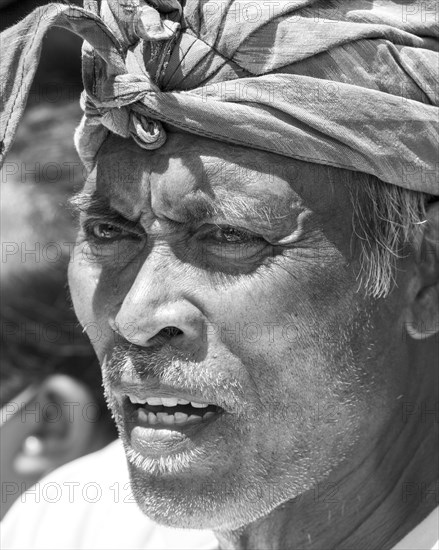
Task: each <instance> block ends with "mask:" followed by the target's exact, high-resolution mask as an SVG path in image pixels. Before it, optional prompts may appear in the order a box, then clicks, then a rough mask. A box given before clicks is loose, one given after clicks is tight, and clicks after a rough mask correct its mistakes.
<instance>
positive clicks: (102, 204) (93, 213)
mask: <svg viewBox="0 0 439 550" xmlns="http://www.w3.org/2000/svg"><path fill="white" fill-rule="evenodd" d="M69 204H70V206H71V207H72V209H73V211H74V212H75V213H77V214H85V215H86V216H90V217H103V218H106V219H110V220H112V221H118V222H121V223H127V222H130V223H135V222H133V221H132V220H128V219H127V218H125V217H124V216H123V215H122V214H121V213H120V212H118V211H117V210H115V209H114V208H112V207H111V206H110V205H109V204H108V201H107V200H106V199H105V198H104V197H102V196H101V195H97V194H96V193H86V192H84V191H80V192H79V193H77V194H76V195H74V196H73V197H72V198H71V199H70V200H69Z"/></svg>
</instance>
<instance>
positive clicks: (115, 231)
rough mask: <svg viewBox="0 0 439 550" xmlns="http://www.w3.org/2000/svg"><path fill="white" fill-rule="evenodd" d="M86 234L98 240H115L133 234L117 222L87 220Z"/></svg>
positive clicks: (85, 225)
mask: <svg viewBox="0 0 439 550" xmlns="http://www.w3.org/2000/svg"><path fill="white" fill-rule="evenodd" d="M84 231H85V233H86V235H87V236H88V237H89V238H91V239H93V240H96V241H108V242H110V241H114V240H118V239H122V238H124V237H129V236H131V235H132V233H130V232H129V231H126V230H125V229H124V228H122V227H120V226H119V225H117V224H113V223H110V222H100V221H87V222H86V223H85V224H84Z"/></svg>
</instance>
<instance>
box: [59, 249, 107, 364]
mask: <svg viewBox="0 0 439 550" xmlns="http://www.w3.org/2000/svg"><path fill="white" fill-rule="evenodd" d="M100 272H101V267H100V266H99V265H98V264H97V263H96V262H93V261H92V260H91V259H90V258H89V257H88V255H87V254H85V252H84V249H83V247H81V246H80V245H78V246H76V247H75V248H74V250H73V254H72V257H71V259H70V264H69V270H68V281H69V288H70V294H71V297H72V303H73V308H74V310H75V314H76V316H77V318H78V320H79V322H80V324H81V326H82V327H83V328H84V330H85V332H86V334H87V336H88V337H89V339H90V342H91V344H92V345H93V347H94V349H95V351H96V353H97V355H98V357H99V358H101V356H102V354H101V353H100V351H101V349H102V348H103V344H104V341H105V338H104V335H105V332H106V330H107V329H106V326H107V324H106V323H104V322H103V321H102V319H101V318H100V317H99V315H98V313H97V310H96V307H95V298H96V291H97V287H98V282H99V278H100Z"/></svg>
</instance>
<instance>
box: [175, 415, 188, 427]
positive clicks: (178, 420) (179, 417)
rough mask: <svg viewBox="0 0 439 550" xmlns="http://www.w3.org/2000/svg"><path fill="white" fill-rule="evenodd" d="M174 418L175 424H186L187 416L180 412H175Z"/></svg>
mask: <svg viewBox="0 0 439 550" xmlns="http://www.w3.org/2000/svg"><path fill="white" fill-rule="evenodd" d="M174 418H175V422H176V424H182V423H183V422H186V420H187V418H188V415H187V414H185V413H182V412H176V413H174Z"/></svg>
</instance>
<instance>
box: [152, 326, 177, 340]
mask: <svg viewBox="0 0 439 550" xmlns="http://www.w3.org/2000/svg"><path fill="white" fill-rule="evenodd" d="M180 334H183V331H182V330H180V329H179V328H177V327H165V328H162V330H161V331H160V332H159V333H158V334H157V336H165V337H166V338H172V337H173V336H179V335H180Z"/></svg>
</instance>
